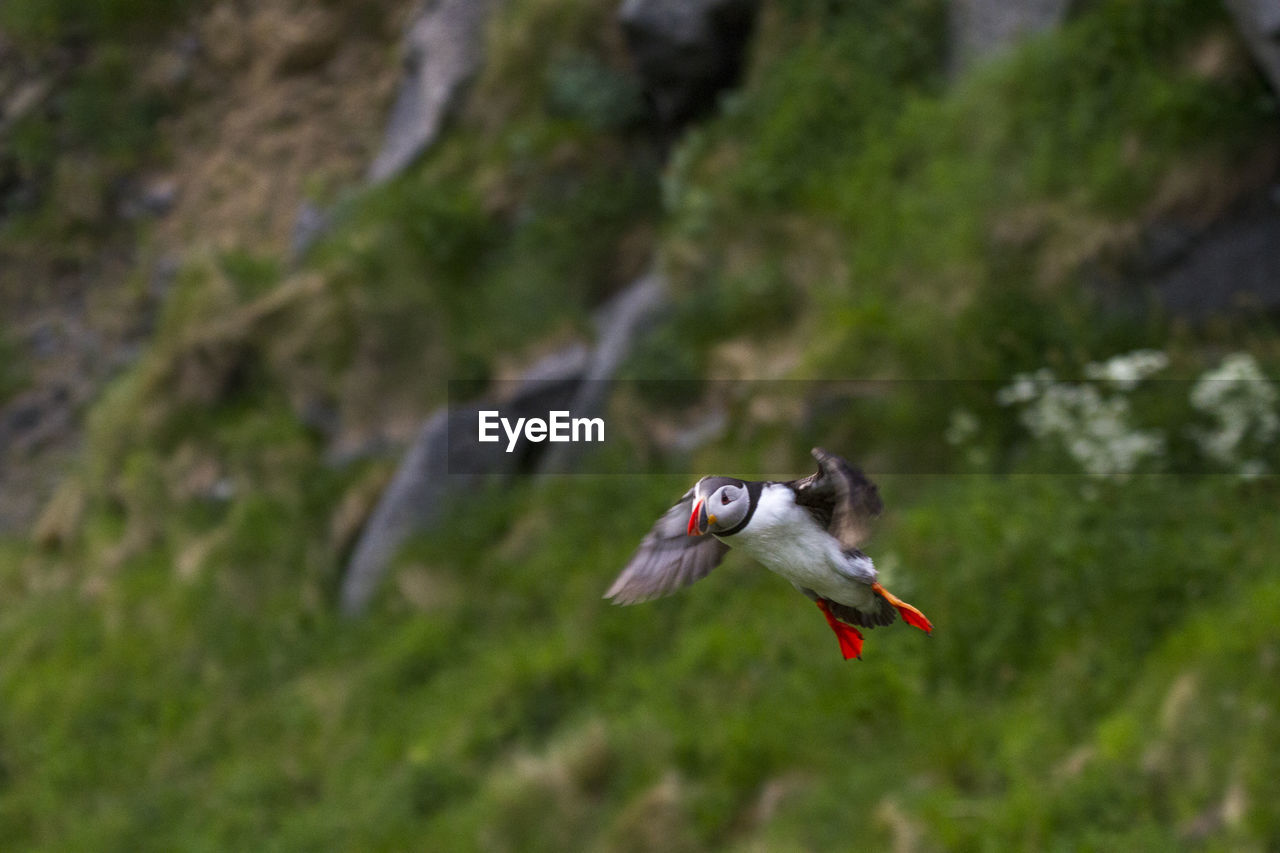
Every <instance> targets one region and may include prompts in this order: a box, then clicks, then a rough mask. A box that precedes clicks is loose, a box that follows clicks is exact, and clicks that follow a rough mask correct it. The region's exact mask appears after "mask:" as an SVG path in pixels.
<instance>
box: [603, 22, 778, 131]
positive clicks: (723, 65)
mask: <svg viewBox="0 0 1280 853" xmlns="http://www.w3.org/2000/svg"><path fill="white" fill-rule="evenodd" d="M758 6H759V3H758V0H626V2H624V3H623V4H622V8H621V10H620V11H619V13H618V20H619V22H620V23H621V24H622V29H623V32H624V33H625V34H626V38H627V44H628V46H629V48H630V49H631V54H632V56H633V57H634V59H635V63H636V68H637V70H638V71H639V72H640V76H641V78H642V79H643V80H644V85H645V90H646V92H647V93H648V94H649V96H650V98H651V99H652V101H653V106H654V109H655V110H656V112H657V114H658V118H659V119H660V120H661V121H662V122H663V124H665V125H666V126H667V127H669V128H679V127H680V126H682V125H684V124H685V123H687V122H688V121H689V120H691V119H694V118H697V117H698V116H700V115H703V114H705V113H707V112H709V111H710V110H711V109H712V108H714V107H715V104H716V97H717V96H718V95H719V94H720V92H721V91H723V90H724V89H725V88H727V87H730V86H732V85H734V84H735V83H736V82H737V81H738V78H739V76H740V74H741V71H742V64H743V57H744V52H745V49H746V45H747V41H748V40H749V38H750V36H751V33H752V30H753V29H754V24H755V17H756V11H757V8H758Z"/></svg>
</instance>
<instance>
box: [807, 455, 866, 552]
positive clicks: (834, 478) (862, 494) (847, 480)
mask: <svg viewBox="0 0 1280 853" xmlns="http://www.w3.org/2000/svg"><path fill="white" fill-rule="evenodd" d="M813 458H814V459H816V460H818V470H817V471H816V472H815V473H813V474H810V475H809V476H808V477H805V478H803V479H800V480H792V481H791V482H789V483H787V485H788V486H790V487H791V488H792V489H793V490H794V491H795V493H796V503H797V504H799V505H800V506H802V507H804V508H805V509H807V510H808V511H809V512H810V513H811V514H812V515H813V517H814V519H815V520H816V521H817V522H818V524H819V525H821V526H822V527H824V528H825V529H826V531H827V532H828V533H830V534H831V535H832V536H834V537H835V538H836V539H838V540H840V544H841V545H843V546H844V547H845V548H857V547H858V546H859V545H861V544H862V543H863V542H864V541H866V539H867V537H868V535H869V533H870V522H871V519H873V518H875V517H876V516H877V515H879V514H880V511H881V510H883V509H884V504H883V503H881V502H880V490H879V489H877V488H876V484H875V483H873V482H871V480H869V479H867V475H866V474H863V473H862V472H861V471H859V470H858V469H857V468H854V467H853V466H852V465H850V464H849V463H848V462H846V461H845V460H844V459H841V458H840V457H839V456H836V455H835V454H834V453H828V452H827V451H825V450H823V449H822V448H821V447H815V448H813Z"/></svg>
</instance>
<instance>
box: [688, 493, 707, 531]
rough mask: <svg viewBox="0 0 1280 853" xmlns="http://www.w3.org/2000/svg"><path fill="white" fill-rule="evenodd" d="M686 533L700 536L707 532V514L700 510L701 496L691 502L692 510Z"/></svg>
mask: <svg viewBox="0 0 1280 853" xmlns="http://www.w3.org/2000/svg"><path fill="white" fill-rule="evenodd" d="M687 532H688V534H689V535H690V536H701V535H702V534H703V533H706V532H707V516H706V515H705V514H704V513H703V511H702V498H698V499H697V500H696V501H694V502H693V512H692V513H691V514H690V515H689V528H688V531H687Z"/></svg>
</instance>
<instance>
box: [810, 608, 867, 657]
mask: <svg viewBox="0 0 1280 853" xmlns="http://www.w3.org/2000/svg"><path fill="white" fill-rule="evenodd" d="M818 609H819V610H821V611H822V615H823V616H825V617H827V624H828V625H830V626H831V630H832V631H834V632H835V634H836V639H837V640H839V641H840V654H842V655H844V659H845V660H850V659H852V658H861V657H862V632H861V631H859V630H858V629H857V628H855V627H853V626H852V625H846V624H845V623H844V622H841V621H840V620H839V619H837V618H836V617H835V616H833V615H831V608H829V607H828V606H827V601H826V599H824V598H819V599H818Z"/></svg>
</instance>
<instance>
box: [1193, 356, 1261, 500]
mask: <svg viewBox="0 0 1280 853" xmlns="http://www.w3.org/2000/svg"><path fill="white" fill-rule="evenodd" d="M1276 399H1277V394H1276V389H1275V386H1274V385H1272V384H1271V383H1270V382H1269V381H1267V378H1266V376H1264V375H1263V373H1262V370H1261V368H1259V367H1258V363H1257V362H1256V361H1254V359H1253V356H1251V355H1249V354H1248V353H1235V354H1233V355H1230V356H1228V357H1227V358H1225V359H1223V361H1222V364H1221V365H1219V366H1218V368H1217V369H1216V370H1210V371H1208V372H1207V373H1205V374H1204V375H1203V376H1201V377H1200V378H1199V379H1198V380H1197V381H1196V384H1195V386H1194V387H1193V388H1192V389H1191V405H1192V406H1193V407H1194V408H1195V409H1196V410H1197V411H1200V412H1203V413H1204V414H1206V415H1208V416H1209V417H1210V418H1211V419H1212V420H1213V421H1214V425H1213V427H1212V428H1211V429H1196V428H1193V429H1192V430H1191V435H1192V437H1193V438H1194V439H1195V441H1196V443H1197V444H1198V445H1199V447H1200V451H1201V452H1202V453H1204V455H1205V456H1207V457H1209V458H1210V459H1212V460H1214V461H1215V462H1218V463H1220V464H1222V465H1224V466H1226V467H1228V468H1233V469H1235V470H1237V471H1238V472H1239V473H1240V475H1241V476H1242V477H1248V478H1252V477H1257V476H1260V475H1262V474H1264V473H1266V465H1265V463H1263V462H1262V460H1260V459H1258V458H1256V457H1255V458H1249V459H1244V458H1242V457H1243V456H1244V455H1245V454H1246V453H1251V452H1256V451H1259V450H1262V449H1263V448H1264V447H1266V446H1267V445H1269V444H1270V443H1271V442H1272V441H1273V440H1275V438H1276V435H1277V434H1280V415H1277V413H1276Z"/></svg>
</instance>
